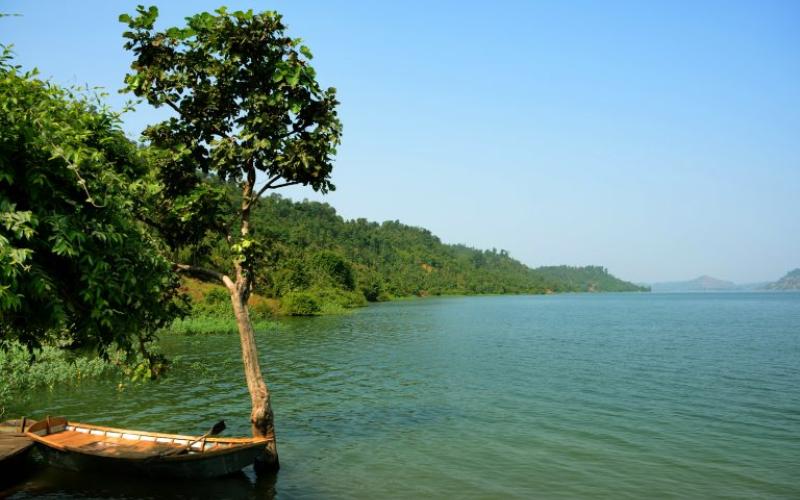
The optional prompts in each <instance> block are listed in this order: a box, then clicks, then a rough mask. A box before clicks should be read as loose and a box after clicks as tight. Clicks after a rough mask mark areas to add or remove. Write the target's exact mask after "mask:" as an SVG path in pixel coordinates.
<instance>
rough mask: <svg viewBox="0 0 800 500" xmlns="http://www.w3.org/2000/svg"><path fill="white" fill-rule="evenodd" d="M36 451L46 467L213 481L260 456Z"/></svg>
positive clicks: (253, 452)
mask: <svg viewBox="0 0 800 500" xmlns="http://www.w3.org/2000/svg"><path fill="white" fill-rule="evenodd" d="M37 449H38V450H39V452H40V453H41V455H42V457H43V458H44V460H45V462H47V464H49V465H51V466H53V467H59V468H62V469H68V470H73V471H76V472H83V471H90V472H95V471H100V472H106V473H111V474H134V475H138V476H145V477H158V478H183V479H200V478H212V477H220V476H227V475H230V474H235V473H237V472H239V471H241V470H242V469H243V468H245V467H247V466H248V465H251V464H252V463H253V462H254V461H255V459H256V457H258V456H259V455H260V454H261V453H263V451H262V450H260V449H258V448H249V449H244V450H237V451H236V452H232V453H226V454H224V455H216V456H208V457H202V458H197V459H193V460H179V459H174V458H173V459H171V460H170V459H152V460H131V459H125V458H110V457H100V456H96V455H88V454H84V453H77V452H74V451H63V450H58V449H55V448H52V447H50V446H47V445H44V444H41V443H37Z"/></svg>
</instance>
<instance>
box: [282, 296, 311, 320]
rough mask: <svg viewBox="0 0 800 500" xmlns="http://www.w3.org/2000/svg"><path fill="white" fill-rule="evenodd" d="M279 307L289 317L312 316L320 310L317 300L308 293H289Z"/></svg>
mask: <svg viewBox="0 0 800 500" xmlns="http://www.w3.org/2000/svg"><path fill="white" fill-rule="evenodd" d="M281 305H282V309H283V312H284V313H285V314H288V315H290V316H314V315H316V314H319V313H320V310H321V308H320V305H319V302H318V301H317V299H316V298H315V297H314V296H313V295H311V294H310V293H308V292H289V293H287V294H286V295H285V296H284V297H283V301H282V304H281Z"/></svg>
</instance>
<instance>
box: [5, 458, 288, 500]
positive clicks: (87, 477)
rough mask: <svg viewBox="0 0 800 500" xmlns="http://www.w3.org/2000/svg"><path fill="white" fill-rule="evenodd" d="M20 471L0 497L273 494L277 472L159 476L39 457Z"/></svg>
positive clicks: (140, 496) (188, 496)
mask: <svg viewBox="0 0 800 500" xmlns="http://www.w3.org/2000/svg"><path fill="white" fill-rule="evenodd" d="M32 462H33V463H32V464H30V465H29V466H28V467H27V468H26V469H25V470H23V471H21V472H20V474H21V476H17V477H16V478H15V480H16V481H15V482H16V484H14V485H13V486H10V487H8V488H7V489H2V487H0V498H6V497H9V498H13V499H22V498H59V499H60V498H119V499H150V498H159V499H160V498H237V499H238V498H259V499H268V500H269V499H273V498H275V497H276V483H277V475H275V474H269V475H261V476H257V475H256V474H255V473H254V472H253V470H252V467H248V468H246V469H245V470H244V471H242V472H240V473H238V474H234V475H231V476H227V477H223V478H216V479H195V480H186V479H176V480H169V479H158V478H145V477H133V476H129V475H115V474H102V475H100V474H97V475H93V474H87V473H77V472H73V471H69V470H64V469H57V468H55V467H47V466H45V465H44V464H41V463H39V462H38V461H36V462H34V461H32Z"/></svg>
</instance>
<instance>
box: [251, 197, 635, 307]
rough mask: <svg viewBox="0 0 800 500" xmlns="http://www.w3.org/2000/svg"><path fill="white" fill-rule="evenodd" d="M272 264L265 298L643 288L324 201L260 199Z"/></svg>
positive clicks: (259, 216) (257, 221)
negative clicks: (527, 261) (347, 215)
mask: <svg viewBox="0 0 800 500" xmlns="http://www.w3.org/2000/svg"><path fill="white" fill-rule="evenodd" d="M253 226H254V229H255V230H256V234H257V235H260V237H259V239H261V240H262V241H266V242H269V249H268V251H270V252H273V253H274V256H275V257H278V258H273V259H269V260H270V262H273V264H271V265H269V266H268V267H267V268H264V269H263V270H262V271H263V272H261V273H260V279H259V280H258V282H259V289H260V290H259V291H260V292H261V293H262V294H264V295H267V296H273V297H284V296H286V295H288V294H291V293H297V292H307V291H314V290H324V289H327V290H330V289H340V290H343V291H351V292H356V293H358V294H359V295H361V294H363V296H364V298H366V299H367V300H370V301H374V300H383V299H386V298H390V297H392V296H395V297H402V296H412V295H417V296H425V295H441V294H494V293H550V292H599V291H645V290H646V289H645V288H642V287H639V286H636V285H634V284H632V283H628V282H625V281H622V280H619V279H617V278H615V277H614V276H612V275H610V274H609V273H608V272H607V271H606V269H604V268H602V267H599V266H589V267H568V266H558V267H543V268H539V269H531V268H529V267H527V266H525V265H524V264H522V263H521V262H519V261H517V260H515V259H513V258H511V257H510V256H509V255H508V252H506V251H505V250H500V251H497V250H495V249H492V250H476V249H474V248H469V247H466V246H464V245H447V244H444V243H442V242H441V240H439V238H437V237H436V236H434V235H433V234H431V232H430V231H428V230H426V229H422V228H417V227H411V226H407V225H404V224H401V223H400V222H398V221H387V222H384V223H382V224H379V223H376V222H369V221H367V220H365V219H356V220H344V219H343V218H342V217H340V216H339V215H338V214H337V213H336V210H335V209H334V208H333V207H331V206H330V205H328V204H325V203H319V202H310V201H303V202H294V201H292V200H289V199H286V198H283V197H281V196H279V195H272V196H271V197H267V198H264V199H263V200H262V202H260V203H259V204H258V205H257V208H256V210H255V211H254V213H253Z"/></svg>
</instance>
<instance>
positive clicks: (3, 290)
mask: <svg viewBox="0 0 800 500" xmlns="http://www.w3.org/2000/svg"><path fill="white" fill-rule="evenodd" d="M147 172H148V168H147V165H146V164H145V162H144V161H143V159H142V157H141V155H140V152H139V150H138V148H137V147H136V145H135V144H133V143H131V141H129V140H128V139H127V138H126V137H125V135H124V134H123V133H122V131H121V130H120V128H119V117H118V115H116V114H114V113H111V112H110V111H109V110H108V109H106V108H105V107H103V106H102V105H101V104H100V99H99V98H97V97H95V96H92V95H91V94H81V93H79V92H76V91H73V90H67V89H63V88H59V87H58V86H56V85H53V84H51V83H49V82H46V81H42V80H40V79H38V78H37V77H36V73H35V72H21V70H20V69H19V68H18V67H17V66H14V65H13V64H12V62H11V55H10V51H9V49H8V48H5V47H3V52H2V57H1V58H0V277H2V281H0V338H2V339H10V338H15V339H19V340H21V341H22V342H24V343H26V344H28V345H29V346H34V345H37V344H39V343H40V342H41V341H42V339H43V338H44V337H45V336H46V335H48V334H50V333H52V332H59V331H66V330H68V331H69V335H70V337H71V339H72V341H73V342H74V343H75V344H79V345H88V346H96V347H99V348H100V349H101V350H103V349H105V348H107V347H109V346H110V345H111V344H117V345H118V346H121V347H123V348H126V347H130V346H131V344H132V341H133V340H134V339H137V338H138V339H142V338H143V337H147V336H148V335H150V334H152V332H154V331H155V330H156V329H157V328H159V327H162V326H164V325H167V324H169V323H170V322H171V321H172V320H173V319H174V318H175V317H176V315H178V314H179V313H180V312H181V305H180V302H179V301H177V300H175V299H176V298H177V293H178V285H179V281H178V278H177V276H176V275H175V274H174V273H173V272H172V269H171V264H170V262H169V261H168V260H166V259H165V258H164V257H163V256H162V251H161V250H162V249H161V248H160V247H159V244H158V243H157V242H156V241H154V240H153V239H152V238H151V236H150V235H149V234H148V232H147V231H146V230H145V228H144V227H143V226H142V225H141V224H140V223H139V222H137V221H136V219H135V217H134V216H133V215H134V214H135V213H136V212H137V210H138V207H139V203H138V202H137V201H136V200H138V199H139V198H140V193H141V192H142V191H146V190H147V189H148V188H147Z"/></svg>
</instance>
